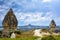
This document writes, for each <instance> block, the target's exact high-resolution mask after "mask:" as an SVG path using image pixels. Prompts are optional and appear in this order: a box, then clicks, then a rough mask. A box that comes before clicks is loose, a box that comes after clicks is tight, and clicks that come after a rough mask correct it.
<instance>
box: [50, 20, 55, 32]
mask: <svg viewBox="0 0 60 40" xmlns="http://www.w3.org/2000/svg"><path fill="white" fill-rule="evenodd" d="M55 28H56V24H55V21H54V20H52V21H51V23H50V30H51V31H52V32H53V31H55Z"/></svg>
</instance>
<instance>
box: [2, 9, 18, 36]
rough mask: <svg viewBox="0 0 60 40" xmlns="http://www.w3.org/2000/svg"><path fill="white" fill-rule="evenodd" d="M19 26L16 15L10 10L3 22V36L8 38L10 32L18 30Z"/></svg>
mask: <svg viewBox="0 0 60 40" xmlns="http://www.w3.org/2000/svg"><path fill="white" fill-rule="evenodd" d="M17 25H18V21H17V19H16V16H15V15H14V13H13V10H12V9H10V10H9V11H8V13H7V14H6V15H5V17H4V20H3V22H2V26H3V28H4V30H3V35H4V36H8V35H9V32H14V31H15V30H16V29H17Z"/></svg>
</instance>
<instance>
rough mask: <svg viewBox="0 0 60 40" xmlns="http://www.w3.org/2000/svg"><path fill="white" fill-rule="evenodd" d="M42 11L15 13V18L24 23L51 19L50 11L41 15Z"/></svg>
mask: <svg viewBox="0 0 60 40" xmlns="http://www.w3.org/2000/svg"><path fill="white" fill-rule="evenodd" d="M43 14H44V13H42V12H36V13H23V12H21V13H16V16H17V19H18V20H19V21H23V22H26V23H32V22H40V21H47V20H50V19H52V15H51V14H52V13H51V12H47V13H46V15H45V16H43V17H42V15H43Z"/></svg>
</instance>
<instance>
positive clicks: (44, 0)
mask: <svg viewBox="0 0 60 40" xmlns="http://www.w3.org/2000/svg"><path fill="white" fill-rule="evenodd" d="M51 1H52V0H43V1H42V2H51Z"/></svg>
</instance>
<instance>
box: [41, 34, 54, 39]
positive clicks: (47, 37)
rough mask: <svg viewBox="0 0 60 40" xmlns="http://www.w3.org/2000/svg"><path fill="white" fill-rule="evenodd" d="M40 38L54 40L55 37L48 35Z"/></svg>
mask: <svg viewBox="0 0 60 40" xmlns="http://www.w3.org/2000/svg"><path fill="white" fill-rule="evenodd" d="M41 40H55V38H54V37H53V36H51V35H50V36H46V37H42V38H41Z"/></svg>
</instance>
